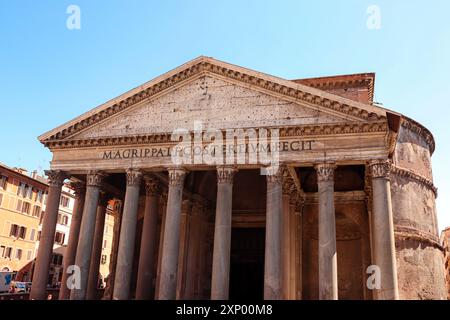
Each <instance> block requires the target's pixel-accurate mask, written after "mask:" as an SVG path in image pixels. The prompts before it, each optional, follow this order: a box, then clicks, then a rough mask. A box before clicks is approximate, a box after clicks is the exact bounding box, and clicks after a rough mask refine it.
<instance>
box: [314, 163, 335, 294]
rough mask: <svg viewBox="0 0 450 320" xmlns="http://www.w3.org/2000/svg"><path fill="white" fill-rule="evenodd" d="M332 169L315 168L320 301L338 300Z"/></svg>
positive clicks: (329, 167)
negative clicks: (317, 206)
mask: <svg viewBox="0 0 450 320" xmlns="http://www.w3.org/2000/svg"><path fill="white" fill-rule="evenodd" d="M334 168H335V166H334V165H332V164H319V165H317V166H316V170H317V180H318V192H319V220H318V221H319V299H320V300H337V298H338V283H337V253H336V221H335V219H336V218H335V210H334Z"/></svg>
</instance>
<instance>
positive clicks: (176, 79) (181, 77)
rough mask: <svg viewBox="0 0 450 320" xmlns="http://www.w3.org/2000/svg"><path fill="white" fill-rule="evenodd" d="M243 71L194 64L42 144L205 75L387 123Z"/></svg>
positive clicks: (379, 117) (295, 86)
mask: <svg viewBox="0 0 450 320" xmlns="http://www.w3.org/2000/svg"><path fill="white" fill-rule="evenodd" d="M244 70H245V69H242V68H239V70H235V69H231V65H229V66H224V65H218V64H215V63H213V62H211V60H204V59H203V60H200V61H199V62H198V63H196V64H194V65H191V66H189V67H187V68H186V69H184V70H181V71H179V72H178V73H176V74H174V75H172V76H170V77H167V78H165V79H163V80H161V81H159V82H157V83H155V84H153V85H151V86H150V87H148V88H145V89H142V90H141V91H140V92H138V93H135V94H134V95H132V96H130V97H128V98H125V99H123V100H121V101H117V102H116V103H114V104H113V105H111V106H109V107H106V108H104V109H103V110H99V111H98V112H97V113H94V114H92V115H89V116H87V117H86V118H84V119H79V120H78V122H76V123H72V124H70V125H69V126H68V127H66V128H65V129H62V130H61V131H59V132H57V133H55V134H53V135H51V136H50V137H48V138H46V139H45V140H44V141H42V142H48V141H51V140H60V139H65V138H67V137H70V136H73V135H74V134H75V133H78V132H80V131H81V130H83V129H85V128H87V127H89V126H92V125H94V124H96V123H98V122H100V121H103V120H105V119H106V118H109V117H111V116H112V115H114V114H117V113H119V112H121V111H123V110H126V109H128V108H129V107H131V106H133V105H135V104H137V103H139V102H141V101H144V100H147V99H150V98H152V97H153V96H154V95H156V94H159V93H161V92H162V91H164V90H167V89H169V88H170V87H172V86H174V85H176V84H178V83H180V82H183V81H185V80H187V79H189V78H191V77H193V76H196V75H201V74H205V73H212V74H217V75H219V76H222V77H226V78H230V79H234V80H237V81H240V82H243V83H245V84H247V85H251V86H254V87H258V88H260V89H264V90H268V91H271V92H274V93H277V94H281V95H284V96H288V97H291V98H294V99H296V100H300V101H303V102H306V103H308V104H315V105H319V106H322V107H324V108H326V109H329V110H330V111H334V112H336V111H337V112H340V113H343V114H347V115H349V116H352V117H357V118H360V119H362V120H368V121H377V120H386V117H385V116H383V115H378V114H376V113H374V112H369V111H367V110H364V109H361V108H358V107H354V106H351V105H349V104H346V103H345V102H340V101H335V100H330V99H329V98H327V97H329V96H330V94H327V97H322V96H320V95H319V94H316V93H310V92H305V91H302V90H301V89H300V88H299V85H298V84H296V83H295V82H293V81H292V86H288V85H286V84H284V83H278V82H275V80H267V79H263V78H260V77H257V76H255V75H251V74H249V73H250V72H245V71H244ZM337 100H340V99H337ZM349 101H350V100H349Z"/></svg>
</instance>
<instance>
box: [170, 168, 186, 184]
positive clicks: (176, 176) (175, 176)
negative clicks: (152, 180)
mask: <svg viewBox="0 0 450 320" xmlns="http://www.w3.org/2000/svg"><path fill="white" fill-rule="evenodd" d="M167 171H168V172H169V187H180V186H183V183H184V178H185V177H186V173H187V171H186V170H184V169H181V168H170V169H168V170H167Z"/></svg>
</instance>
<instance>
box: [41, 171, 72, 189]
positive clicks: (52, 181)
mask: <svg viewBox="0 0 450 320" xmlns="http://www.w3.org/2000/svg"><path fill="white" fill-rule="evenodd" d="M45 175H46V176H47V177H48V184H49V185H50V187H62V185H63V184H64V180H65V179H67V178H68V175H67V174H66V173H65V172H63V171H61V170H45Z"/></svg>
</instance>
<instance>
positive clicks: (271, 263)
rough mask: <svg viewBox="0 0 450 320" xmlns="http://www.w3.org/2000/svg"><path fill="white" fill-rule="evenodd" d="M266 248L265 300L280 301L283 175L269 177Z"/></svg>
mask: <svg viewBox="0 0 450 320" xmlns="http://www.w3.org/2000/svg"><path fill="white" fill-rule="evenodd" d="M266 206H267V207H266V211H267V212H266V248H265V261H264V299H265V300H278V299H282V298H283V292H282V259H281V238H282V212H283V206H282V187H281V173H280V172H277V173H275V174H273V175H268V176H267V205H266Z"/></svg>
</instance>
